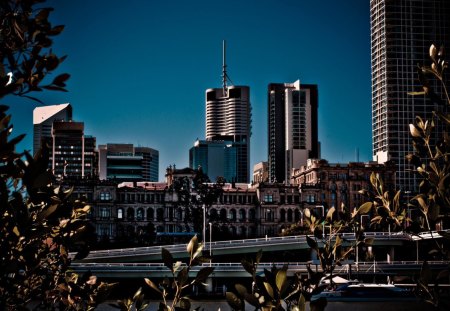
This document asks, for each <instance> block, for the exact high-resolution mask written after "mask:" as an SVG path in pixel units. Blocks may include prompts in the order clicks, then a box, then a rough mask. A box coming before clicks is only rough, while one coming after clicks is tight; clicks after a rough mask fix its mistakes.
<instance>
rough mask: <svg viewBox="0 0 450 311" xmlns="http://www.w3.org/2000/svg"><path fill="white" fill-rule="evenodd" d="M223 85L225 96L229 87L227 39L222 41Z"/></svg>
mask: <svg viewBox="0 0 450 311" xmlns="http://www.w3.org/2000/svg"><path fill="white" fill-rule="evenodd" d="M222 87H223V96H224V97H225V96H227V94H228V87H227V63H226V41H225V40H223V41H222Z"/></svg>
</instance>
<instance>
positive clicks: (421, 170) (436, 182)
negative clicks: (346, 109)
mask: <svg viewBox="0 0 450 311" xmlns="http://www.w3.org/2000/svg"><path fill="white" fill-rule="evenodd" d="M444 52H445V51H444V47H443V46H441V47H440V49H439V50H438V49H437V47H436V46H435V45H434V44H433V45H431V47H430V51H429V54H430V58H431V61H432V62H431V66H421V67H420V66H419V67H418V74H419V79H420V81H421V83H422V88H423V92H413V93H411V94H412V95H420V94H426V95H427V96H428V97H429V99H430V100H431V101H432V102H434V103H436V104H438V106H437V109H436V110H435V111H433V118H432V119H430V120H423V119H422V118H421V117H420V116H417V117H416V119H415V122H414V123H413V124H410V125H409V127H410V132H411V136H412V138H413V142H414V144H413V145H414V153H413V154H409V155H408V156H407V158H408V160H409V161H410V163H411V164H412V165H414V167H415V171H416V173H417V174H418V175H419V176H420V177H421V178H422V181H421V183H420V186H419V194H418V195H417V196H416V197H415V198H414V199H413V204H414V206H416V207H418V209H419V210H420V211H421V212H422V214H423V217H424V218H425V220H426V224H425V225H426V228H425V229H427V230H431V226H432V224H435V223H438V222H440V221H442V220H445V219H446V220H448V219H449V216H450V159H449V155H450V137H449V134H448V129H449V127H450V115H449V114H448V111H449V108H450V97H449V94H448V91H447V86H446V85H445V79H444V73H445V70H446V69H447V68H448V62H447V61H445V58H444V57H445V53H444ZM430 78H431V79H433V78H434V79H435V80H437V81H438V82H439V85H438V87H439V89H441V90H442V92H443V96H444V100H442V98H441V97H440V96H439V95H437V94H438V93H437V92H436V91H435V90H434V89H433V87H432V83H430ZM437 129H439V132H442V137H440V138H437V139H436V138H435V136H436V135H435V134H434V131H435V130H437ZM439 132H438V133H439ZM430 222H431V223H430Z"/></svg>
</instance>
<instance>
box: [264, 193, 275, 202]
mask: <svg viewBox="0 0 450 311" xmlns="http://www.w3.org/2000/svg"><path fill="white" fill-rule="evenodd" d="M264 202H266V203H272V202H273V195H272V194H265V195H264Z"/></svg>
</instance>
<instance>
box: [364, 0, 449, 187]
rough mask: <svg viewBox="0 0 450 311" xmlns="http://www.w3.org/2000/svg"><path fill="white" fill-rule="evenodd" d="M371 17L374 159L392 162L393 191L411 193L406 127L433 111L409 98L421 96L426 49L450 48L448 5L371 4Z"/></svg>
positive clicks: (437, 1) (425, 0) (429, 1)
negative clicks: (394, 170) (419, 72)
mask: <svg viewBox="0 0 450 311" xmlns="http://www.w3.org/2000/svg"><path fill="white" fill-rule="evenodd" d="M370 15H371V52H372V56H371V58H372V137H373V159H374V160H375V161H378V162H379V163H384V162H386V161H388V160H393V161H394V162H395V163H396V164H397V173H396V174H397V176H396V181H397V186H398V187H399V188H400V189H402V190H404V191H408V192H409V191H410V192H415V191H416V190H417V182H416V180H415V175H414V173H413V172H412V169H413V167H412V166H410V165H409V163H408V160H407V159H406V155H407V154H409V153H412V152H413V145H412V137H411V135H410V130H409V124H410V123H413V121H414V119H415V117H416V116H421V117H422V118H427V119H429V118H431V116H432V112H433V111H434V110H436V109H437V108H438V107H436V106H435V104H433V103H432V102H431V101H430V100H428V99H427V98H426V97H424V96H411V95H408V92H412V91H417V90H421V85H420V83H419V81H418V77H417V65H418V64H419V65H430V62H431V61H430V57H429V48H430V45H431V44H432V43H434V44H436V45H437V46H438V47H439V46H440V45H444V46H445V47H446V48H450V1H448V0H399V1H392V0H371V1H370ZM447 82H448V79H447ZM447 85H448V84H447ZM436 134H437V135H440V134H439V131H436Z"/></svg>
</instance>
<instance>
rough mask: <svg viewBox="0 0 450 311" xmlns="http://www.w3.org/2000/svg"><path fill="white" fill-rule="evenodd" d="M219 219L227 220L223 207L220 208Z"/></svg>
mask: <svg viewBox="0 0 450 311" xmlns="http://www.w3.org/2000/svg"><path fill="white" fill-rule="evenodd" d="M220 220H222V221H225V220H227V210H226V209H224V208H222V209H221V210H220Z"/></svg>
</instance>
